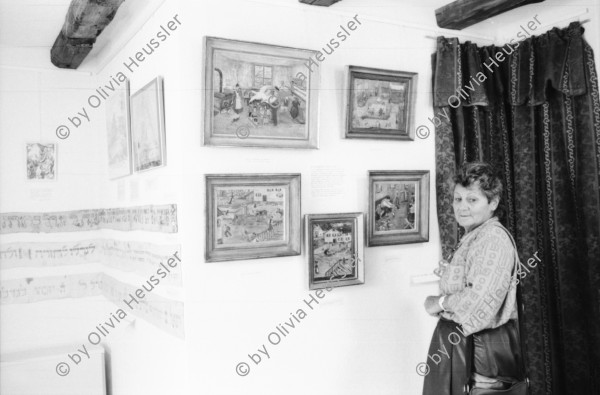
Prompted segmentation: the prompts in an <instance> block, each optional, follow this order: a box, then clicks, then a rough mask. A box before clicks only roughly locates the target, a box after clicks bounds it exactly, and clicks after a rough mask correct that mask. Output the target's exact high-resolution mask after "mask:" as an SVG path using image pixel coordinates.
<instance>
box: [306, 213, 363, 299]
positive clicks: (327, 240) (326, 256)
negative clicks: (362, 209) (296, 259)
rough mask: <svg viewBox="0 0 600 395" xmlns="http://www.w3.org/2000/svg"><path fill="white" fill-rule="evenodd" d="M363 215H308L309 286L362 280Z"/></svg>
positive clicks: (316, 286) (316, 287)
mask: <svg viewBox="0 0 600 395" xmlns="http://www.w3.org/2000/svg"><path fill="white" fill-rule="evenodd" d="M362 218H363V216H362V214H344V215H342V214H339V215H335V214H331V215H328V214H321V215H308V216H307V228H308V229H307V232H308V236H309V237H308V239H307V240H308V242H309V243H311V245H310V246H309V248H310V254H309V271H310V284H309V285H310V287H311V289H318V288H323V287H330V286H331V287H333V286H340V285H350V284H349V283H348V282H351V283H352V284H358V283H362V263H363V262H362V250H363V239H362V235H363V231H362V227H363V224H362ZM359 228H360V229H359Z"/></svg>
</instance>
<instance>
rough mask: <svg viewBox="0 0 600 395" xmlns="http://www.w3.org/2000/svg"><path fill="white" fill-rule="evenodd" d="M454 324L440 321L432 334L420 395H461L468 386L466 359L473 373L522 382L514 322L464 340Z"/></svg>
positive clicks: (519, 354) (517, 339)
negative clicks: (469, 361) (468, 360)
mask: <svg viewBox="0 0 600 395" xmlns="http://www.w3.org/2000/svg"><path fill="white" fill-rule="evenodd" d="M461 330H462V329H461V327H460V325H458V324H457V323H456V322H454V321H448V320H446V319H444V318H440V320H439V321H438V324H437V326H436V328H435V330H434V331H433V337H432V339H431V345H430V346H429V354H428V355H427V365H428V366H429V373H428V374H427V375H426V376H425V382H424V385H423V395H463V394H464V387H465V384H467V381H468V378H469V377H470V376H471V375H470V374H467V363H466V362H467V356H468V357H469V358H471V357H472V358H473V359H472V366H473V369H472V370H473V372H475V373H478V374H480V375H482V376H486V377H493V378H498V379H502V380H505V381H516V380H521V379H523V377H522V376H523V375H522V373H521V372H520V369H521V351H520V346H519V328H518V325H517V322H516V321H515V320H510V321H509V322H507V323H506V324H504V325H502V326H500V327H498V328H494V329H486V330H483V331H481V332H478V333H475V334H473V335H471V336H467V337H465V336H464V335H463V334H462V332H461Z"/></svg>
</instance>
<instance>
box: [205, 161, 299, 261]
mask: <svg viewBox="0 0 600 395" xmlns="http://www.w3.org/2000/svg"><path fill="white" fill-rule="evenodd" d="M205 180H206V218H207V223H206V249H205V251H206V252H205V258H206V261H207V262H216V261H233V260H241V259H256V258H271V257H280V256H290V255H300V250H301V233H302V232H301V226H302V224H301V218H300V174H292V173H280V174H207V175H206V176H205Z"/></svg>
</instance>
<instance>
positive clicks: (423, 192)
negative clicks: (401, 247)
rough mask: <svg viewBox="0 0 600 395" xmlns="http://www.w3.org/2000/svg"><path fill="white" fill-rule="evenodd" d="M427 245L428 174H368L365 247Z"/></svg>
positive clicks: (408, 171)
mask: <svg viewBox="0 0 600 395" xmlns="http://www.w3.org/2000/svg"><path fill="white" fill-rule="evenodd" d="M426 241H429V170H379V171H369V209H368V222H367V245H368V246H369V247H375V246H384V245H395V244H408V243H421V242H426Z"/></svg>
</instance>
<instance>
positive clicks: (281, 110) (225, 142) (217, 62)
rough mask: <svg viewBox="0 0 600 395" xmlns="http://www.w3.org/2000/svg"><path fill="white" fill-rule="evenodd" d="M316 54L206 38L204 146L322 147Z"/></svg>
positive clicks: (304, 50) (295, 49)
mask: <svg viewBox="0 0 600 395" xmlns="http://www.w3.org/2000/svg"><path fill="white" fill-rule="evenodd" d="M316 53H317V51H312V50H306V49H297V48H288V47H281V46H275V45H268V44H259V43H253V42H246V41H236V40H228V39H223V38H216V37H205V42H204V57H205V68H204V92H205V97H204V133H203V144H204V145H221V146H246V147H271V148H318V137H317V111H318V108H317V106H318V103H317V100H318V96H317V93H318V91H319V67H310V68H309V67H308V65H310V64H311V63H310V62H311V61H312V59H311V57H313V56H314V55H315V54H316ZM313 64H314V61H313Z"/></svg>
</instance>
